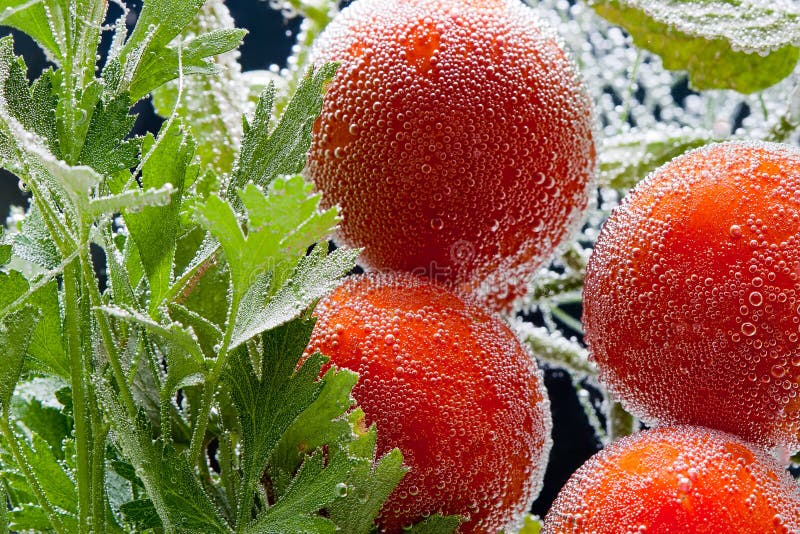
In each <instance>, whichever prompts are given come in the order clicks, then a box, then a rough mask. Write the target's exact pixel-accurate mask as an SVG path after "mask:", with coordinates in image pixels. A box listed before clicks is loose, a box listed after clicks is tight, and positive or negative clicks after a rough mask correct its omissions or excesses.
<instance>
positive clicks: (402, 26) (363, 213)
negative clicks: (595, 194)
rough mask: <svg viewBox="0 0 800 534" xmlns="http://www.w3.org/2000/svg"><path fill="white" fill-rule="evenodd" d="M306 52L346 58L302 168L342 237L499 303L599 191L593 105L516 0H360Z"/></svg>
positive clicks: (505, 303) (397, 266)
mask: <svg viewBox="0 0 800 534" xmlns="http://www.w3.org/2000/svg"><path fill="white" fill-rule="evenodd" d="M315 57H316V62H317V63H322V62H324V61H338V62H340V63H341V66H340V69H339V72H338V73H337V76H336V78H335V79H334V81H333V82H332V83H331V84H330V86H329V88H328V91H327V93H326V96H325V101H324V105H323V109H322V115H321V116H320V118H319V120H318V121H317V122H316V124H315V125H314V140H313V144H312V147H311V151H310V153H309V160H308V167H307V172H308V174H309V175H310V177H311V178H313V180H314V182H315V184H316V186H317V188H318V189H319V190H320V191H322V192H323V201H324V203H326V205H332V204H339V205H340V206H341V208H342V215H343V218H344V220H343V222H342V224H341V227H340V229H339V231H338V234H337V236H336V239H337V241H338V242H340V243H344V244H346V245H348V246H351V247H363V248H364V251H363V253H362V256H361V263H362V264H363V265H364V266H366V267H368V268H370V269H373V270H404V271H409V272H414V273H415V274H424V275H427V276H429V277H431V278H433V279H435V280H436V281H437V282H440V283H448V284H450V285H451V286H454V287H456V288H458V289H460V290H463V291H465V292H472V293H473V294H474V295H475V296H476V297H477V298H479V300H481V301H483V302H485V303H487V304H489V305H490V306H491V307H493V308H494V309H498V310H505V309H507V308H509V306H510V305H511V303H512V301H513V300H514V299H515V298H516V297H517V296H519V295H521V294H523V293H524V292H525V289H526V285H527V282H528V279H529V278H530V276H531V274H532V273H533V271H534V270H535V269H536V268H538V267H539V266H540V265H541V264H542V263H543V262H544V261H545V260H547V259H548V258H549V257H550V256H551V255H552V253H553V251H554V249H555V248H556V246H557V245H558V244H559V243H560V242H562V241H563V240H564V239H565V238H566V237H567V235H568V234H569V233H570V232H571V230H572V229H573V228H574V227H575V226H576V224H578V223H579V222H580V218H581V214H582V213H583V211H584V209H585V208H586V206H587V203H588V199H589V193H588V192H589V191H590V190H591V188H592V185H593V173H594V163H595V147H594V139H593V138H594V136H593V130H592V129H593V125H594V121H593V116H592V110H591V102H590V99H589V98H588V96H587V94H586V92H585V90H584V88H583V86H582V83H581V81H580V80H579V78H578V75H577V72H576V69H575V68H574V66H573V64H572V62H571V61H570V60H569V58H568V57H567V56H566V54H565V53H564V51H563V50H562V48H561V46H560V45H559V42H558V38H557V36H556V35H555V34H554V33H553V31H552V30H551V29H550V28H549V27H548V26H547V25H546V24H544V23H543V22H542V21H540V20H539V19H538V18H536V17H535V16H534V14H533V11H532V10H531V9H530V8H528V7H526V6H524V5H523V4H522V3H521V2H520V1H519V0H494V1H488V2H487V1H481V2H477V1H472V2H465V1H463V0H404V1H400V2H398V1H397V0H358V1H356V2H355V3H354V4H352V5H351V6H350V7H349V8H347V9H345V10H343V11H342V12H341V13H340V14H339V15H338V16H337V18H336V19H335V20H334V21H333V22H332V23H331V24H330V25H329V27H328V28H327V29H326V31H325V33H324V34H323V35H322V36H321V37H320V39H319V41H318V44H317V45H316V48H315Z"/></svg>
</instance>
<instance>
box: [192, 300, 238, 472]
mask: <svg viewBox="0 0 800 534" xmlns="http://www.w3.org/2000/svg"><path fill="white" fill-rule="evenodd" d="M240 300H241V299H240V297H239V296H238V294H237V292H236V291H234V292H233V297H232V298H231V304H230V307H229V308H228V321H227V327H226V329H225V335H224V336H223V338H222V345H221V346H220V350H219V354H218V355H217V361H216V362H215V363H214V368H213V369H212V370H211V374H209V375H208V376H207V377H206V382H205V384H204V387H203V398H202V400H201V402H200V410H199V411H198V413H197V420H196V421H195V427H194V431H193V432H192V439H191V442H190V445H189V461H190V462H192V463H194V462H196V461H197V460H198V459H199V456H200V450H201V449H202V447H203V441H204V439H205V434H206V429H207V428H208V418H209V417H210V415H211V403H212V401H213V399H214V392H215V391H216V390H217V384H218V383H219V379H220V377H221V376H222V371H223V370H225V364H226V363H227V360H228V347H230V344H231V337H233V325H234V324H235V323H236V314H237V311H238V309H239V302H240ZM204 461H205V460H204Z"/></svg>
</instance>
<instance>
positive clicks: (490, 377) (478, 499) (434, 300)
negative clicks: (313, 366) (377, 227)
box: [307, 273, 551, 533]
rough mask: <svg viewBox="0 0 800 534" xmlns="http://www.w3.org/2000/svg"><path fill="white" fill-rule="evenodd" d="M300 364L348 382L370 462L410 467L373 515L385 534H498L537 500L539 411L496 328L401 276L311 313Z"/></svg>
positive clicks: (517, 355) (532, 377) (544, 425)
mask: <svg viewBox="0 0 800 534" xmlns="http://www.w3.org/2000/svg"><path fill="white" fill-rule="evenodd" d="M314 313H315V315H316V316H317V324H316V327H315V329H314V332H313V334H312V338H311V341H310V343H309V346H308V349H307V354H311V353H312V352H314V351H320V352H322V353H323V354H325V355H326V356H329V357H330V358H331V362H332V363H333V364H335V365H336V366H338V367H340V368H347V369H350V370H352V371H356V372H358V373H359V375H360V378H359V381H358V383H357V384H356V386H355V387H354V388H353V396H354V397H355V399H356V401H357V402H358V405H359V406H360V407H361V408H362V409H363V410H364V412H365V414H366V419H367V420H366V423H367V424H372V423H377V426H378V445H377V446H378V456H381V455H383V454H386V453H387V452H388V451H390V450H391V449H392V448H394V447H399V448H400V450H401V451H402V452H403V458H404V464H405V465H407V466H408V467H409V468H410V471H409V472H408V473H407V474H406V476H405V477H404V478H403V480H402V481H401V482H400V485H399V486H398V487H397V488H396V489H395V491H394V492H393V493H392V494H391V495H390V496H389V498H388V500H387V501H386V503H385V504H384V506H383V509H382V511H381V516H380V519H379V523H380V525H381V528H383V529H384V530H383V531H385V532H389V533H396V532H400V531H401V530H402V527H403V526H407V525H409V524H413V523H415V522H417V521H420V520H422V519H423V518H424V517H427V516H428V515H430V514H434V513H442V514H460V515H463V516H465V517H466V518H467V522H466V523H464V524H462V525H461V527H460V530H459V532H462V533H467V532H497V531H498V530H499V529H501V528H503V527H505V526H507V525H509V524H513V523H514V522H516V521H517V520H518V519H519V517H520V515H521V514H522V513H523V512H524V511H526V510H527V509H528V508H529V506H530V504H531V502H532V500H533V498H534V497H535V496H536V495H537V494H538V492H539V490H540V489H541V483H542V477H543V476H544V469H545V465H546V463H547V458H548V454H549V451H550V446H551V440H550V430H551V420H550V410H549V401H548V399H547V396H546V392H545V390H544V387H543V380H542V375H541V373H540V371H539V370H538V369H537V367H536V364H535V362H534V360H533V358H532V357H531V355H530V354H529V353H528V352H527V351H526V350H525V349H524V348H523V347H522V345H521V344H520V343H519V341H518V340H517V339H516V337H515V336H514V334H513V333H512V332H511V330H509V328H508V327H507V326H506V325H504V324H503V323H502V322H501V321H500V320H499V319H498V318H497V317H495V316H492V315H489V314H488V313H487V312H486V311H484V310H483V309H482V308H480V307H478V306H476V305H475V304H472V303H470V302H468V301H465V300H463V299H462V298H461V297H458V296H457V295H456V294H454V293H452V292H450V291H449V290H445V289H443V288H442V287H440V286H438V285H436V284H434V283H432V282H430V281H429V280H427V279H424V278H419V277H416V276H413V275H411V274H386V273H384V274H369V275H365V276H359V277H352V278H349V279H348V280H346V281H345V283H344V284H343V285H342V286H340V287H339V288H338V289H336V290H335V291H334V292H333V293H332V294H331V295H330V296H329V297H328V298H326V299H324V300H323V301H322V302H320V304H319V305H318V306H317V308H316V310H315V312H314Z"/></svg>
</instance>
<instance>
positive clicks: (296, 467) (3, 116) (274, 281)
mask: <svg viewBox="0 0 800 534" xmlns="http://www.w3.org/2000/svg"><path fill="white" fill-rule="evenodd" d="M105 7H106V4H105V2H101V1H96V2H94V1H89V0H52V1H47V0H43V1H41V2H25V3H20V2H13V1H6V2H1V3H0V8H2V9H0V13H2V20H3V21H4V22H5V23H7V24H11V25H13V26H14V27H16V28H18V29H20V30H21V31H24V32H26V33H28V34H29V35H31V36H32V37H33V38H34V39H35V40H36V41H37V42H39V44H41V45H42V46H43V48H44V49H45V50H46V51H47V53H48V55H49V56H50V57H51V59H52V60H53V62H54V63H55V65H56V67H55V68H54V69H50V70H47V71H45V72H44V73H43V74H41V76H40V77H39V78H38V79H37V80H36V81H34V82H33V83H32V84H31V83H29V82H28V73H27V67H26V66H25V63H24V62H23V60H22V59H21V58H17V57H15V56H14V54H13V42H12V40H11V38H5V39H2V40H0V162H2V165H3V166H4V167H5V168H6V169H8V170H10V171H12V172H14V173H15V174H16V175H17V176H18V177H19V178H20V180H21V181H23V182H24V183H25V184H26V185H27V187H28V188H29V189H30V192H31V194H32V203H31V206H30V207H29V208H28V210H27V211H26V213H25V217H24V218H23V219H22V221H21V222H20V223H18V224H17V225H16V226H15V227H14V228H13V231H14V232H13V235H10V236H4V237H2V243H0V260H2V261H0V265H6V264H9V265H13V266H15V268H16V267H19V268H20V269H22V271H16V270H11V269H8V270H5V271H0V323H1V324H0V344H2V346H3V347H2V348H3V351H4V354H5V357H4V358H3V359H2V361H0V364H1V365H0V375H2V376H0V377H1V378H2V379H3V380H2V384H1V385H0V408H1V409H2V415H3V418H2V419H0V423H1V424H0V430H2V439H0V468H2V471H3V473H4V477H5V480H6V482H5V484H4V486H3V490H4V492H5V494H6V496H7V498H8V499H9V501H10V502H11V503H12V504H13V505H14V509H13V510H12V511H9V512H8V513H5V514H4V515H3V517H5V520H4V521H5V523H4V524H8V525H9V527H10V528H15V529H21V530H37V531H43V530H55V531H57V532H77V531H85V530H87V529H88V528H89V525H92V528H93V529H95V530H98V531H109V532H122V531H126V530H137V531H140V530H147V529H156V530H161V529H164V530H167V531H191V532H198V531H202V532H227V531H233V530H237V531H250V530H255V531H275V532H287V531H294V530H297V531H319V530H320V529H321V530H322V531H330V530H331V529H333V528H334V525H335V523H334V521H333V520H331V519H328V518H326V517H324V516H323V515H321V512H322V511H323V510H324V509H326V507H328V506H329V505H331V504H332V503H333V501H335V500H336V499H337V498H339V497H338V496H337V495H338V494H337V490H336V488H337V487H338V485H340V484H343V483H345V481H350V480H352V481H354V482H353V483H358V484H363V485H364V486H365V487H367V486H368V487H369V488H371V490H370V491H371V492H372V494H373V495H374V497H373V502H372V504H371V505H370V507H369V512H368V513H367V515H366V516H365V517H366V519H365V520H364V521H362V523H361V525H362V527H363V528H361V530H360V531H363V532H367V531H369V530H371V528H372V518H374V516H375V511H376V510H377V507H379V506H380V504H381V502H382V500H383V497H385V496H386V495H388V493H389V492H390V491H391V489H392V488H393V487H394V486H395V484H396V482H397V480H399V476H394V477H390V476H387V475H385V473H388V472H389V471H391V470H394V472H399V473H402V467H401V462H402V457H401V456H400V455H399V452H394V453H392V455H390V457H387V458H390V459H391V467H392V469H391V470H390V469H389V466H390V463H389V461H388V459H382V460H381V461H380V462H379V463H377V464H375V465H374V466H373V460H372V457H369V458H367V457H361V456H358V455H357V454H355V453H354V452H352V450H351V447H349V446H348V445H347V444H348V443H351V442H353V443H354V442H355V441H356V440H357V439H359V436H360V434H358V433H356V432H355V430H354V429H355V428H356V426H355V424H354V423H353V421H354V419H353V417H355V416H358V414H360V412H359V411H358V410H356V409H355V408H354V407H353V405H352V404H353V403H352V400H351V398H350V389H351V388H352V386H353V385H354V383H355V380H356V377H355V375H353V374H352V373H346V372H338V373H336V372H329V373H328V374H327V375H326V376H325V377H324V378H323V379H322V380H318V375H319V372H320V368H321V365H322V362H323V359H322V357H321V356H319V355H316V356H313V357H312V358H311V359H310V360H309V361H307V362H306V363H305V364H304V365H303V366H302V367H301V368H300V369H297V370H296V369H295V368H296V366H297V364H298V361H299V359H300V356H301V354H302V352H303V350H304V348H305V346H306V344H307V342H308V337H309V335H310V327H311V325H312V324H313V323H311V322H309V320H308V319H307V314H308V310H309V309H310V308H311V307H312V306H313V305H314V303H315V302H316V301H317V300H318V299H319V298H321V297H322V296H324V295H325V293H327V292H328V291H329V290H330V289H331V288H333V287H334V286H335V285H336V284H337V283H338V280H339V279H340V278H341V276H343V275H344V274H345V273H346V272H348V271H349V270H350V269H351V268H352V267H353V265H354V262H355V257H356V254H357V252H356V251H350V250H344V249H342V250H337V251H335V252H333V253H330V254H329V253H328V251H327V247H326V246H325V245H324V243H325V242H326V237H327V235H328V234H329V233H330V231H331V230H332V229H333V228H334V227H335V225H336V224H337V222H338V220H339V219H338V214H337V210H336V209H329V210H325V211H322V210H319V200H320V199H319V196H318V195H314V194H312V193H311V188H310V186H309V185H308V184H306V183H305V181H304V179H303V178H302V177H300V176H299V175H297V173H299V172H300V171H301V170H302V168H303V166H304V163H305V153H306V150H307V149H308V146H309V143H310V128H311V124H312V123H313V120H314V118H315V117H316V115H317V113H318V112H319V109H320V106H321V95H322V90H323V87H324V84H325V83H327V81H329V80H330V79H331V77H332V76H333V72H334V70H335V67H333V66H330V65H329V66H325V67H323V68H321V69H320V70H319V71H316V72H312V73H310V74H309V76H308V77H307V78H306V79H305V81H304V82H303V83H302V84H301V87H300V89H299V91H298V93H297V95H296V97H295V98H293V99H292V100H291V101H290V103H289V104H288V105H287V108H286V109H287V111H286V113H284V114H283V116H282V117H272V116H271V113H272V106H271V105H269V103H268V102H267V101H266V100H264V101H262V102H261V104H260V105H259V106H258V107H257V109H256V110H255V113H254V115H253V117H252V118H251V119H249V121H248V120H247V119H243V118H242V112H244V111H246V110H247V106H245V105H242V103H241V102H236V101H234V96H233V95H235V94H241V93H237V90H236V88H235V87H231V88H229V89H226V90H225V91H222V90H217V91H216V92H215V93H213V94H211V95H209V96H208V98H207V99H201V100H202V101H203V106H205V105H206V103H215V104H216V105H217V108H219V109H220V110H221V109H222V108H223V107H225V109H227V110H228V111H231V112H232V113H233V112H235V113H233V114H235V116H236V120H235V124H236V125H238V126H239V127H240V128H241V127H242V125H243V124H244V125H247V126H246V131H245V130H241V132H240V134H238V135H236V134H235V132H234V134H232V135H231V136H230V137H227V138H225V142H226V150H227V152H225V154H227V155H226V156H224V157H219V158H217V157H216V155H215V153H214V151H213V149H212V145H211V144H212V143H213V142H216V140H217V137H215V134H216V132H217V130H219V129H221V128H220V126H219V125H220V124H222V123H216V122H213V121H212V122H211V123H210V124H211V125H212V126H211V127H209V125H208V124H204V123H203V122H202V120H201V115H200V114H204V115H208V113H207V110H206V109H203V108H202V107H199V108H195V107H192V106H191V105H189V104H188V103H187V101H184V100H183V98H185V96H186V95H192V94H194V95H195V96H197V94H198V92H199V91H201V90H202V89H203V88H207V87H211V88H214V87H217V88H218V85H215V84H216V83H218V82H212V81H211V80H212V78H213V77H215V76H221V75H223V74H222V73H221V72H220V68H219V67H220V66H230V65H232V64H235V58H236V56H235V55H226V56H225V60H224V61H222V60H214V59H212V58H213V57H214V56H217V55H219V54H223V53H227V52H228V51H230V50H232V49H233V48H235V47H236V46H238V44H239V43H240V42H241V39H242V37H243V35H244V32H243V31H242V30H238V29H235V28H233V25H232V21H230V20H229V18H228V19H226V18H225V17H226V16H228V15H227V11H226V10H224V5H223V4H221V3H220V2H209V3H208V5H204V2H202V1H200V0H197V1H194V0H193V1H191V2H183V1H177V0H146V1H145V3H144V7H143V9H142V12H141V14H140V17H139V22H138V24H137V25H136V27H135V28H134V30H133V31H132V32H131V34H130V35H127V30H126V27H125V24H124V21H123V20H122V19H120V20H118V21H117V23H116V24H115V25H114V36H113V43H112V47H111V52H110V55H109V57H108V58H107V61H106V62H105V67H104V69H103V72H102V76H100V77H97V76H96V75H95V62H96V58H95V51H96V49H97V41H98V39H99V35H100V22H101V21H102V20H103V18H104V17H105ZM77 15H79V16H77ZM90 58H91V61H90V60H89V59H90ZM237 68H238V65H237ZM237 72H238V71H237ZM190 74H191V75H197V76H192V77H187V76H188V75H190ZM176 77H181V79H180V80H178V81H177V82H175V83H173V84H171V85H170V86H169V88H168V89H163V90H161V91H160V92H159V93H160V94H161V97H160V98H161V99H162V100H165V99H169V98H171V99H172V101H171V104H170V105H171V106H172V107H173V108H174V111H175V113H174V114H173V113H172V110H169V111H165V112H164V113H165V115H167V116H168V117H167V118H168V120H167V121H166V122H165V123H164V126H163V127H162V129H161V131H160V132H159V133H158V135H156V136H152V135H147V136H145V137H136V136H132V135H131V128H132V127H133V125H134V122H135V119H136V117H135V116H134V115H132V114H131V112H130V110H131V106H132V105H133V104H134V103H135V102H136V101H137V100H138V99H140V98H141V97H143V96H144V95H145V94H146V93H148V92H149V91H151V90H152V89H155V88H156V87H159V86H161V85H163V84H165V83H169V82H170V81H171V80H173V79H174V78H176ZM230 79H231V80H233V81H236V79H237V78H236V76H233V77H231V78H230ZM170 91H173V92H170ZM165 95H166V96H165ZM226 99H227V100H226ZM209 105H210V104H209ZM226 106H227V107H226ZM226 118H227V120H228V122H230V114H229V115H228V116H227V117H226ZM251 122H252V124H253V126H252V127H250V123H251ZM273 123H274V124H275V126H274V127H271V126H270V125H271V124H273ZM262 136H263V137H262ZM235 162H238V163H237V164H236V173H235V178H231V179H228V176H230V173H231V172H232V171H233V169H234V163H235ZM201 169H203V170H202V174H201ZM285 175H289V176H285ZM253 182H255V184H254V183H253ZM256 184H257V185H256ZM243 214H244V215H246V218H245V219H242V218H241V215H243ZM241 220H244V221H245V224H244V226H242V224H241V222H240V221H241ZM90 244H93V245H96V246H99V247H101V248H102V249H104V251H105V257H106V268H107V277H108V278H107V281H108V289H106V290H105V292H101V290H100V287H99V285H98V279H97V276H96V275H95V273H94V271H93V261H92V258H91V256H90V253H89V246H90ZM315 244H317V245H316V246H315ZM310 247H312V251H311V252H310V253H307V251H308V250H309V248H310ZM42 376H44V377H48V378H46V379H44V380H46V381H50V382H47V383H48V384H57V387H56V386H53V387H51V388H50V389H51V391H49V393H47V394H46V395H42V392H41V391H40V389H41V388H39V387H38V386H35V385H34V384H38V381H40V380H43V379H42V378H40V377H42ZM46 389H47V388H46ZM56 389H57V391H55V390H56ZM15 390H16V391H17V392H18V394H16V395H15V393H14V392H15ZM54 391H55V393H54ZM23 392H25V393H24V394H23ZM31 392H33V393H31ZM55 398H57V399H58V400H55ZM177 399H182V401H181V402H177ZM56 406H58V408H57V407H56ZM265 409H266V411H265ZM298 421H300V423H299V424H302V425H303V426H302V431H301V430H298V428H299V427H297V426H295V425H296V424H298V423H297V422H298ZM317 431H318V432H317ZM304 432H305V434H304ZM308 432H311V433H312V434H311V436H312V437H309V434H308ZM372 433H373V435H374V431H372ZM298 439H303V440H304V443H305V445H304V448H303V450H302V451H299V449H297V447H298V444H297V441H296V440H298ZM212 442H214V443H217V444H218V449H217V450H218V453H217V459H218V464H217V465H218V467H217V468H216V469H217V470H216V471H212V470H210V466H209V463H208V461H207V448H208V446H209V444H210V443H212ZM280 447H284V449H282V451H283V452H281V453H280V454H279V453H278V452H277V451H278V450H279V448H280ZM291 449H293V450H294V451H295V452H294V454H290V453H289V452H288V451H289V450H291ZM334 449H335V450H336V451H337V452H336V454H333V452H332V451H333V450H334ZM201 451H202V454H200V452H201ZM329 451H330V452H329ZM288 458H290V460H289V459H288ZM108 467H110V468H111V469H108ZM398 470H399V471H398ZM373 472H374V473H383V474H384V475H382V476H381V477H377V478H376V477H373V476H372V474H373ZM264 473H274V474H276V482H275V484H274V485H273V487H274V488H278V487H279V486H280V492H279V493H276V494H275V495H274V496H273V498H269V499H265V498H264V497H263V495H265V493H264V491H265V490H263V489H261V485H262V483H265V482H264V481H263V480H262V475H263V474H264ZM278 478H279V479H280V480H278ZM348 483H349V482H348ZM270 499H274V500H270ZM4 512H5V510H4ZM326 513H327V510H326ZM334 514H335V512H334ZM287 529H288V530H287Z"/></svg>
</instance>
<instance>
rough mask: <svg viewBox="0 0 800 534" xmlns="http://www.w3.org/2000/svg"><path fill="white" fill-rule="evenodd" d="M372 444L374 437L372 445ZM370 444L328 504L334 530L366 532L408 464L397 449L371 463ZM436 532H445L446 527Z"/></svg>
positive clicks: (372, 431) (372, 452)
mask: <svg viewBox="0 0 800 534" xmlns="http://www.w3.org/2000/svg"><path fill="white" fill-rule="evenodd" d="M370 432H371V433H372V434H373V435H374V434H375V428H374V427H373V428H372V429H371V430H370ZM374 446H375V440H374V439H373V440H372V447H374ZM372 447H370V453H369V456H364V457H360V458H358V459H357V460H354V463H355V465H354V467H353V468H352V469H351V470H350V473H349V474H348V476H347V480H346V484H347V493H346V495H343V496H341V497H340V498H338V499H336V500H335V501H333V502H332V503H331V504H330V505H328V513H329V514H330V518H331V520H332V521H333V522H334V523H335V524H336V526H337V527H338V530H337V532H343V533H345V534H362V533H364V532H369V531H370V529H371V528H372V526H373V525H374V523H375V519H376V518H377V517H378V514H379V513H380V511H381V507H382V506H383V503H384V501H385V500H386V498H387V497H388V496H389V494H390V493H391V492H392V491H393V490H394V489H395V488H396V487H397V484H399V483H400V480H401V479H402V478H403V476H404V475H405V474H406V471H407V468H406V467H404V466H403V454H402V453H401V452H400V449H392V450H391V451H389V452H388V453H386V454H385V455H384V456H383V457H382V458H380V459H378V460H377V461H376V462H375V463H374V465H373V457H374V450H373V448H372ZM447 524H449V523H447ZM443 525H446V524H444V523H443ZM455 525H456V526H457V525H458V523H457V522H456V523H455ZM436 532H447V530H442V531H436Z"/></svg>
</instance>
